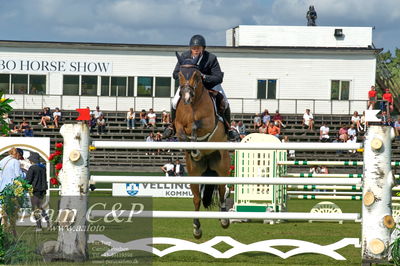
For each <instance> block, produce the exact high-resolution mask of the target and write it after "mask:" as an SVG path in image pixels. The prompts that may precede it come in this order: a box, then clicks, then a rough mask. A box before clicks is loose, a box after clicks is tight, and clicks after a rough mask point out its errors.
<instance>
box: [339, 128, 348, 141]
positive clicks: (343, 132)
mask: <svg viewBox="0 0 400 266" xmlns="http://www.w3.org/2000/svg"><path fill="white" fill-rule="evenodd" d="M339 140H340V141H341V142H346V141H347V140H348V135H347V127H346V126H345V125H342V127H341V128H340V129H339Z"/></svg>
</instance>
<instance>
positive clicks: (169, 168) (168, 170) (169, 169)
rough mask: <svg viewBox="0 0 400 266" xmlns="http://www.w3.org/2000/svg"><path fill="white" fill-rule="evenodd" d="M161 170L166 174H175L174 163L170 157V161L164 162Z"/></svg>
mask: <svg viewBox="0 0 400 266" xmlns="http://www.w3.org/2000/svg"><path fill="white" fill-rule="evenodd" d="M161 170H163V172H164V173H165V176H174V175H175V173H174V164H173V163H172V160H171V159H169V160H168V163H166V164H164V166H161Z"/></svg>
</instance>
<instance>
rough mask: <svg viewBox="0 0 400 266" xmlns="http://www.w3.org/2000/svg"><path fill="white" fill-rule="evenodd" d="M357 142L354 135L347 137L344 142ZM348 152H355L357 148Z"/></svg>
mask: <svg viewBox="0 0 400 266" xmlns="http://www.w3.org/2000/svg"><path fill="white" fill-rule="evenodd" d="M356 142H357V137H356V136H354V135H351V136H349V139H348V140H347V141H346V143H356ZM349 152H350V153H353V154H355V153H356V152H357V150H349Z"/></svg>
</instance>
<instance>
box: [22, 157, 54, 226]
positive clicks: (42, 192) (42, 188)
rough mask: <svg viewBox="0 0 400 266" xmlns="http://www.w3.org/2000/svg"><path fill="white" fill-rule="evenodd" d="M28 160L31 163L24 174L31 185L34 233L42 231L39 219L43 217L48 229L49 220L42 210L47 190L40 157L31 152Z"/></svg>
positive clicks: (44, 170)
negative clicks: (34, 222)
mask: <svg viewBox="0 0 400 266" xmlns="http://www.w3.org/2000/svg"><path fill="white" fill-rule="evenodd" d="M28 160H29V161H30V162H31V164H32V165H31V167H29V170H28V173H26V180H27V181H28V183H29V184H31V185H32V188H33V195H32V197H31V204H32V210H34V211H33V213H34V217H35V219H36V232H39V231H42V222H41V218H42V217H44V218H45V219H46V222H47V226H48V228H50V219H49V217H48V216H47V213H46V211H45V210H44V209H43V199H44V197H45V196H46V191H47V189H48V185H47V180H46V167H45V166H44V165H42V164H40V156H39V154H38V153H36V152H31V153H30V156H29V157H28Z"/></svg>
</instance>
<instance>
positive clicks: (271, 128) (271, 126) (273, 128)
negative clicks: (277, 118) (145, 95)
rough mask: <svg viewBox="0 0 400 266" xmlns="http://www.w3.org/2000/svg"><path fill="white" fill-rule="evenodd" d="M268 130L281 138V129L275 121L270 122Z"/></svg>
mask: <svg viewBox="0 0 400 266" xmlns="http://www.w3.org/2000/svg"><path fill="white" fill-rule="evenodd" d="M267 132H268V134H270V135H273V136H275V137H277V138H278V139H279V135H280V134H281V129H280V128H279V127H278V126H276V125H275V124H274V123H269V125H268V131H267Z"/></svg>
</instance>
